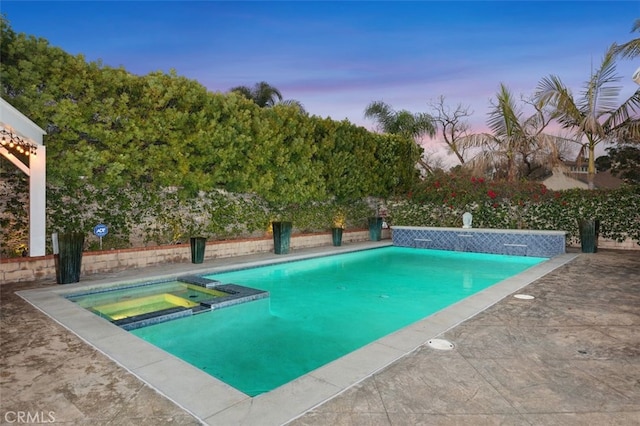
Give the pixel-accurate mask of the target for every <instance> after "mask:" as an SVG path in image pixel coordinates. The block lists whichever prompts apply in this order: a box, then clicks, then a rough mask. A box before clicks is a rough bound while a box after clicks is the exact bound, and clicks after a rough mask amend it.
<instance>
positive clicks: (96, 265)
mask: <svg viewBox="0 0 640 426" xmlns="http://www.w3.org/2000/svg"><path fill="white" fill-rule="evenodd" d="M389 234H390V233H389V230H384V231H383V238H387V239H388V238H390V236H389ZM368 240H369V231H368V230H356V231H345V232H344V234H343V236H342V242H343V243H349V242H358V241H368ZM331 244H332V239H331V233H316V234H298V235H295V234H294V235H292V237H291V246H290V248H291V250H292V251H295V250H296V249H302V248H309V247H320V246H328V245H331ZM268 252H273V239H272V238H271V237H264V238H249V239H241V240H227V241H209V242H207V247H206V249H205V252H204V255H205V258H204V259H205V262H206V261H207V260H212V259H216V258H224V257H233V256H242V255H246V254H254V253H268ZM187 262H191V248H190V245H189V244H176V245H167V246H158V247H143V248H132V249H120V250H109V251H90V252H85V253H84V254H83V256H82V272H81V274H82V275H83V276H86V275H93V274H99V273H107V272H115V271H122V270H125V269H130V268H144V267H146V266H153V265H159V264H165V263H187ZM55 279H56V271H55V260H54V257H53V255H47V256H40V257H19V258H8V259H0V284H5V283H10V282H25V281H35V280H53V281H54V282H55Z"/></svg>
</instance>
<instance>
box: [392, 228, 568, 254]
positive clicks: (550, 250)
mask: <svg viewBox="0 0 640 426" xmlns="http://www.w3.org/2000/svg"><path fill="white" fill-rule="evenodd" d="M391 230H392V239H393V245H395V246H400V247H416V248H428V249H436V250H452V251H469V252H476V253H491V254H506V255H513V256H535V257H553V256H557V255H559V254H563V253H565V247H566V241H565V240H566V232H565V231H537V230H530V229H489V228H436V227H421V226H392V227H391Z"/></svg>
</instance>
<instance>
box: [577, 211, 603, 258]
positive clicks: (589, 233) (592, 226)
mask: <svg viewBox="0 0 640 426" xmlns="http://www.w3.org/2000/svg"><path fill="white" fill-rule="evenodd" d="M578 224H579V227H580V247H581V249H582V252H583V253H595V252H597V251H598V236H599V233H600V221H599V220H598V219H584V220H580V221H579V222H578Z"/></svg>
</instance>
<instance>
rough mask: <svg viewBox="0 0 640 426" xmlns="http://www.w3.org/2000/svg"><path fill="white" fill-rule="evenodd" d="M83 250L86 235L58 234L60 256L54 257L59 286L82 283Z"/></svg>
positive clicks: (77, 233)
mask: <svg viewBox="0 0 640 426" xmlns="http://www.w3.org/2000/svg"><path fill="white" fill-rule="evenodd" d="M83 248H84V233H82V232H65V233H62V234H58V254H56V255H54V262H55V266H56V282H57V283H58V284H70V283H77V282H79V281H80V272H81V270H82V251H83Z"/></svg>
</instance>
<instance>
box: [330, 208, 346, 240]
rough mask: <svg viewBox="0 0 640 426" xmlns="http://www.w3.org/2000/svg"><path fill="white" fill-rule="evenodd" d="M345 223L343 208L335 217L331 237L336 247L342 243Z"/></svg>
mask: <svg viewBox="0 0 640 426" xmlns="http://www.w3.org/2000/svg"><path fill="white" fill-rule="evenodd" d="M345 223H346V218H345V214H344V212H343V211H342V210H340V211H338V213H336V215H335V216H334V217H333V226H332V227H331V238H332V241H333V245H334V246H335V247H339V246H341V245H342V232H343V230H344V227H345Z"/></svg>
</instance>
